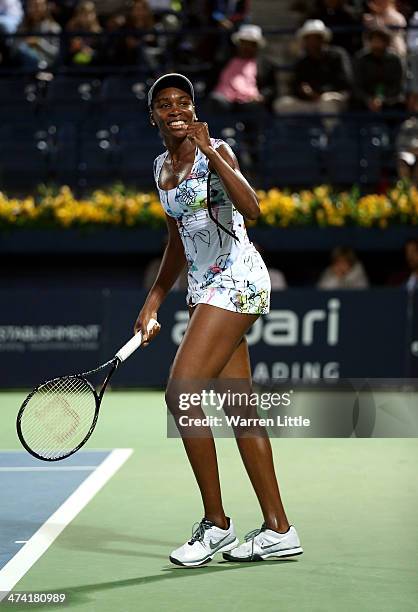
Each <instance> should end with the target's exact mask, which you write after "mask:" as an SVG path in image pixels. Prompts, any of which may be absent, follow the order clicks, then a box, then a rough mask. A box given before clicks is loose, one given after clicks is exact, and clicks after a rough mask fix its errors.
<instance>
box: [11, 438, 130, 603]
mask: <svg viewBox="0 0 418 612" xmlns="http://www.w3.org/2000/svg"><path fill="white" fill-rule="evenodd" d="M132 453H133V450H132V448H116V449H115V450H113V451H112V452H111V453H110V455H109V456H108V457H106V459H105V460H104V461H102V463H101V464H100V465H99V466H98V467H97V469H96V470H95V471H94V472H93V473H92V474H90V475H89V476H88V477H87V478H86V479H85V480H84V481H83V482H82V483H81V485H80V486H79V487H78V488H77V489H76V490H75V491H74V493H72V494H71V495H70V497H69V498H68V499H67V500H66V501H65V502H64V503H63V504H62V505H61V506H60V507H59V508H58V510H56V511H55V512H54V514H52V515H51V516H50V517H49V519H48V520H47V521H46V522H45V523H44V524H43V525H42V526H41V527H40V528H39V529H38V531H36V532H35V533H34V534H33V536H32V537H31V538H30V540H28V541H27V543H26V544H25V545H24V546H22V548H21V549H20V550H19V551H18V552H17V553H16V554H15V556H14V557H13V558H12V559H10V561H9V562H8V563H6V565H5V566H4V567H3V569H2V570H1V571H0V601H1V600H2V599H4V598H5V597H6V595H7V594H8V593H9V592H10V591H11V590H12V589H13V587H14V586H15V585H16V584H17V583H18V582H19V580H21V578H23V576H24V575H25V574H26V573H27V572H28V571H29V570H30V568H31V567H32V566H33V565H34V564H35V563H36V561H37V560H38V559H39V558H40V557H41V556H42V555H43V554H44V552H46V551H47V550H48V548H49V547H50V546H51V544H52V543H53V542H54V540H55V539H56V538H57V537H58V536H59V535H60V533H61V532H62V531H63V530H64V529H65V527H66V526H67V525H68V524H69V523H71V521H72V520H74V518H75V517H76V516H77V514H78V513H79V512H81V510H82V509H83V508H84V507H85V506H86V505H87V504H88V503H89V501H90V500H91V499H93V497H94V496H95V495H96V493H97V492H98V491H100V489H101V488H102V487H103V486H104V485H105V484H106V482H107V481H108V480H109V479H110V478H111V477H112V476H113V475H114V474H115V473H116V472H117V471H118V469H119V468H120V467H121V466H122V465H123V464H124V463H125V461H126V460H127V459H128V458H129V457H130V456H131V455H132Z"/></svg>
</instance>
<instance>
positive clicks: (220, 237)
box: [154, 138, 271, 314]
mask: <svg viewBox="0 0 418 612" xmlns="http://www.w3.org/2000/svg"><path fill="white" fill-rule="evenodd" d="M211 143H212V146H213V147H214V148H215V149H216V148H218V147H219V146H221V145H225V146H226V147H228V148H229V145H227V144H226V143H225V142H224V141H223V140H219V139H214V138H211ZM167 155H168V151H165V152H164V153H162V154H161V155H159V156H158V157H157V158H156V159H155V161H154V178H155V182H156V185H157V189H158V191H159V195H160V200H161V204H162V206H163V208H164V211H165V212H166V213H167V215H169V216H170V217H173V218H174V219H175V220H176V222H177V227H178V230H179V234H180V237H181V240H182V242H183V246H184V252H185V255H186V260H187V264H188V292H187V298H186V301H187V304H188V305H189V306H196V305H197V304H211V305H212V306H217V307H219V308H223V309H225V310H231V311H233V312H240V313H248V314H267V313H268V312H269V307H270V291H271V286H270V277H269V273H268V271H267V268H266V266H265V264H264V261H263V259H262V257H261V255H260V253H259V252H258V251H257V249H256V248H255V247H254V245H253V244H252V243H251V242H250V240H249V238H248V235H247V230H246V228H245V224H244V219H243V217H242V215H241V213H240V212H239V211H238V210H237V209H236V208H235V207H234V205H233V204H232V202H231V200H230V199H229V197H228V195H227V193H226V191H225V189H224V187H223V184H222V182H221V180H220V179H219V177H218V176H217V175H216V174H214V173H212V175H211V180H210V196H211V209H212V214H213V216H214V217H215V218H216V219H217V220H218V221H219V222H220V223H221V224H222V225H223V226H224V227H226V228H227V229H228V230H229V231H231V233H232V234H235V237H236V239H235V238H234V237H233V236H231V235H229V234H228V233H227V232H225V231H224V230H223V229H222V228H220V227H218V226H217V225H216V223H215V222H214V221H213V220H212V219H211V218H210V215H209V211H208V208H207V203H206V199H207V180H208V175H209V161H208V158H207V157H206V156H205V155H204V154H203V153H202V152H201V151H200V149H198V148H196V153H195V159H194V163H193V167H192V169H191V171H190V174H189V175H188V176H187V177H186V179H185V180H184V181H182V182H181V183H180V184H179V185H178V186H177V187H174V188H173V189H168V190H164V189H161V188H160V186H159V178H160V173H161V168H162V166H163V164H164V161H165V159H166V157H167Z"/></svg>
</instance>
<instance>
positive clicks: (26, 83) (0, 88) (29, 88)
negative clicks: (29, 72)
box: [0, 77, 41, 122]
mask: <svg viewBox="0 0 418 612" xmlns="http://www.w3.org/2000/svg"><path fill="white" fill-rule="evenodd" d="M40 97H41V95H40V87H39V83H38V82H37V81H35V80H33V79H29V80H28V79H25V78H24V77H20V78H5V77H3V78H1V79H0V116H1V118H2V120H3V121H4V122H8V121H15V120H16V117H22V116H24V117H26V118H31V117H34V116H35V114H36V112H37V111H38V108H39V101H40Z"/></svg>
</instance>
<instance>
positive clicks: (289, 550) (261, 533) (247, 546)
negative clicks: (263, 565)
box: [223, 523, 303, 561]
mask: <svg viewBox="0 0 418 612" xmlns="http://www.w3.org/2000/svg"><path fill="white" fill-rule="evenodd" d="M302 553H303V548H302V547H301V545H300V540H299V536H298V534H297V531H296V529H295V528H294V527H293V525H291V526H290V527H289V529H288V530H287V531H286V532H285V533H278V532H277V531H273V530H272V529H267V527H266V526H265V524H264V523H263V525H262V526H261V529H254V531H250V533H247V535H246V536H245V542H244V543H243V544H241V545H240V546H238V547H237V548H234V550H232V551H231V552H229V553H224V555H223V558H224V559H225V560H226V561H264V560H265V559H273V558H283V557H293V556H295V555H301V554H302Z"/></svg>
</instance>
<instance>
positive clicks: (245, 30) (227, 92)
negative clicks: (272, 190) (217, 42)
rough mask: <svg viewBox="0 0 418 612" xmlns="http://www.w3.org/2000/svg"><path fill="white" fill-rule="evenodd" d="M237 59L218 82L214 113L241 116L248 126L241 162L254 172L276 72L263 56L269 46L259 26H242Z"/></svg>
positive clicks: (237, 34)
mask: <svg viewBox="0 0 418 612" xmlns="http://www.w3.org/2000/svg"><path fill="white" fill-rule="evenodd" d="M232 41H233V43H234V44H235V45H236V53H235V55H234V56H233V57H232V58H231V59H230V60H229V61H228V62H227V63H226V65H225V66H224V67H223V69H222V70H221V72H220V75H219V78H218V82H217V84H216V86H215V88H214V89H213V91H212V93H211V94H210V104H211V106H212V109H213V110H214V111H215V112H217V111H222V112H231V113H240V114H241V121H242V122H243V123H244V124H245V130H244V131H243V137H242V140H241V147H240V149H241V150H240V161H241V163H242V164H243V165H244V166H245V167H246V169H247V170H250V168H251V166H253V165H254V164H255V163H256V162H257V144H258V142H259V139H260V136H261V122H262V119H263V115H264V112H265V108H266V107H268V106H270V104H271V101H272V99H273V98H274V94H275V89H276V81H275V69H274V67H273V65H272V64H271V62H270V61H269V60H267V59H266V58H265V57H264V56H262V55H260V50H261V49H262V48H263V47H264V46H265V40H264V37H263V33H262V30H261V28H260V27H259V26H257V25H242V26H241V27H240V29H239V30H238V32H235V33H234V34H232Z"/></svg>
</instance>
